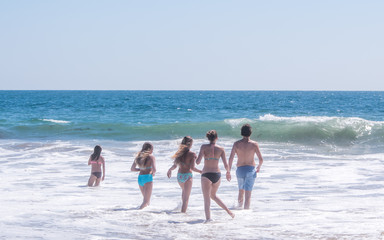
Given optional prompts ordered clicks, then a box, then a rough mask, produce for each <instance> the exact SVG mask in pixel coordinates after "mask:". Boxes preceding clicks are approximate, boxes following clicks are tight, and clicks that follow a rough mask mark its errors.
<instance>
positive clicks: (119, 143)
mask: <svg viewBox="0 0 384 240" xmlns="http://www.w3.org/2000/svg"><path fill="white" fill-rule="evenodd" d="M245 123H249V124H251V126H252V128H253V134H252V136H251V138H252V139H253V140H256V141H257V142H258V143H259V146H260V150H261V153H262V155H263V157H264V164H263V166H262V168H261V171H260V173H259V174H258V178H257V180H256V183H255V186H254V190H253V196H252V203H251V209H250V210H241V209H237V208H236V202H237V191H238V189H237V181H236V177H234V176H235V175H234V174H235V169H236V167H235V166H234V167H233V168H232V175H233V178H232V181H231V182H228V181H226V180H225V179H222V182H221V186H220V188H219V191H218V196H219V197H220V198H221V199H222V200H223V202H224V203H225V204H226V205H227V206H228V207H229V208H230V209H232V210H233V212H234V213H235V215H236V217H235V218H234V219H231V218H230V217H229V216H228V215H227V213H226V212H225V211H224V210H222V209H221V208H220V207H218V206H217V205H215V203H212V213H211V214H212V217H213V219H214V221H213V222H211V223H208V224H203V222H204V220H205V216H204V206H203V197H202V192H201V186H200V175H199V174H196V173H194V183H193V188H192V193H191V197H190V201H189V207H188V211H187V213H186V214H181V213H180V208H181V190H180V188H179V186H178V184H177V181H176V179H175V176H172V177H171V178H170V179H168V178H167V176H166V172H167V170H168V168H169V167H170V166H171V165H172V159H171V156H172V155H173V154H174V153H175V152H176V150H177V148H178V144H180V142H181V139H182V137H184V136H186V135H189V136H191V137H193V138H194V140H195V141H194V145H193V147H192V151H194V152H196V153H198V151H199V148H200V146H201V144H203V143H206V142H207V141H206V139H205V133H206V132H207V131H208V130H211V129H215V130H217V132H218V135H219V140H218V143H217V144H218V145H221V146H223V147H224V148H225V150H226V154H227V157H229V153H230V151H231V147H232V144H233V142H234V141H236V140H237V139H240V138H241V136H240V127H241V126H242V125H243V124H245ZM145 141H150V142H152V143H153V145H154V156H155V157H156V161H157V173H156V176H155V177H154V188H153V193H152V201H151V206H150V207H148V208H146V209H144V210H142V211H140V210H137V207H138V206H139V205H140V203H141V201H142V197H141V194H140V190H139V188H138V184H137V173H134V172H130V166H131V164H132V161H133V158H134V155H135V153H136V152H137V151H139V150H140V148H141V145H142V144H143V142H145ZM96 144H98V145H101V146H102V148H103V152H102V155H103V156H104V157H105V160H106V178H105V181H104V182H102V183H101V186H100V187H97V188H88V187H86V183H87V181H88V178H89V175H90V167H89V166H88V165H87V160H88V158H89V155H90V154H91V153H92V152H93V147H94V146H95V145H96ZM0 163H1V168H0V176H1V182H2V184H1V185H0V191H1V193H2V196H1V197H0V213H1V216H2V217H1V220H0V238H1V239H196V238H199V239H384V201H383V199H384V92H332V91H0ZM220 166H221V169H222V170H223V169H224V167H223V164H222V163H220ZM197 167H198V168H200V169H201V168H202V166H201V165H198V166H197ZM173 175H175V172H174V174H173Z"/></svg>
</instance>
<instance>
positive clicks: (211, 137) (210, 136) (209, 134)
mask: <svg viewBox="0 0 384 240" xmlns="http://www.w3.org/2000/svg"><path fill="white" fill-rule="evenodd" d="M206 136H207V138H208V140H209V141H210V142H213V141H215V139H217V132H216V130H210V131H208V132H207V135H206Z"/></svg>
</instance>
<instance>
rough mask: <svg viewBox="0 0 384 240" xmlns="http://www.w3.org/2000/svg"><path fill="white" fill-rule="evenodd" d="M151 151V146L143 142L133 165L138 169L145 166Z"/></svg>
mask: <svg viewBox="0 0 384 240" xmlns="http://www.w3.org/2000/svg"><path fill="white" fill-rule="evenodd" d="M151 150H153V145H152V144H151V143H149V142H145V143H144V144H143V147H142V148H141V151H140V152H138V153H137V155H136V158H135V163H136V164H137V165H138V166H139V167H144V166H145V164H147V158H148V156H149V155H150V154H151Z"/></svg>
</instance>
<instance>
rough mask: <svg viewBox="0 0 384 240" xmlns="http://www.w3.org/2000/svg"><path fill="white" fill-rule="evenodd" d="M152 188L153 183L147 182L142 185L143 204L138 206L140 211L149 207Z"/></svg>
mask: <svg viewBox="0 0 384 240" xmlns="http://www.w3.org/2000/svg"><path fill="white" fill-rule="evenodd" d="M152 187H153V182H147V183H146V184H144V187H143V193H144V199H143V203H142V204H141V206H140V209H143V208H145V207H147V206H149V203H150V201H151V195H152Z"/></svg>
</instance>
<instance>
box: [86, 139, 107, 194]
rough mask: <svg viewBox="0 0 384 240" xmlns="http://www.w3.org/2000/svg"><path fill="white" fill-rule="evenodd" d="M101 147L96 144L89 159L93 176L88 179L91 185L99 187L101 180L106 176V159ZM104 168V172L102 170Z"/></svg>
mask: <svg viewBox="0 0 384 240" xmlns="http://www.w3.org/2000/svg"><path fill="white" fill-rule="evenodd" d="M101 150H102V149H101V147H100V146H99V145H96V146H95V148H94V150H93V153H92V155H91V156H90V157H89V159H88V165H91V166H92V168H91V176H90V177H89V180H88V186H89V187H97V186H99V185H100V181H104V178H105V161H104V158H103V156H101ZM101 169H103V172H101Z"/></svg>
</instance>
